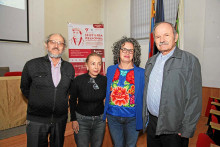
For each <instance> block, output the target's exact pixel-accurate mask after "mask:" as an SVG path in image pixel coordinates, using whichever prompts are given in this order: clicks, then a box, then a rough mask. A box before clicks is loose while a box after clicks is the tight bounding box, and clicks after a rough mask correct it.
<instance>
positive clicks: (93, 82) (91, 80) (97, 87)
mask: <svg viewBox="0 0 220 147" xmlns="http://www.w3.org/2000/svg"><path fill="white" fill-rule="evenodd" d="M88 83H92V84H93V86H92V87H93V89H94V90H98V89H99V85H98V84H97V83H96V82H95V79H93V78H90V79H89V82H88Z"/></svg>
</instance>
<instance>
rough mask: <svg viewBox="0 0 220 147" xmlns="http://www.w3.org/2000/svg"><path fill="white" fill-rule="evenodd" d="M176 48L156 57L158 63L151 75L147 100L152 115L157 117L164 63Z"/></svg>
mask: <svg viewBox="0 0 220 147" xmlns="http://www.w3.org/2000/svg"><path fill="white" fill-rule="evenodd" d="M174 50H175V49H173V50H172V51H171V52H170V53H169V54H167V55H163V54H162V53H160V54H159V55H158V57H157V59H156V63H155V65H154V67H153V69H152V71H151V74H150V77H149V84H148V90H147V100H146V102H147V109H148V111H149V112H150V113H151V114H152V115H154V116H157V117H158V115H159V107H160V98H161V88H162V83H163V69H164V64H165V62H166V61H167V59H168V58H169V57H170V56H172V55H173V52H174Z"/></svg>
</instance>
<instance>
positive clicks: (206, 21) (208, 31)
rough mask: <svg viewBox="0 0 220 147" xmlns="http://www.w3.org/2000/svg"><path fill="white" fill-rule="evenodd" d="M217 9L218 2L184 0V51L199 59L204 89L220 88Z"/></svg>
mask: <svg viewBox="0 0 220 147" xmlns="http://www.w3.org/2000/svg"><path fill="white" fill-rule="evenodd" d="M219 7H220V1H219V0H212V1H210V0H194V1H192V0H185V27H184V28H185V32H184V33H185V34H184V35H185V37H184V46H185V48H184V50H186V51H189V52H191V53H193V54H194V55H196V56H197V57H198V58H199V60H200V63H201V66H202V80H203V86H205V87H216V88H220V78H219V75H220V68H219V64H220V58H219V56H220V29H219V26H220V19H219V14H220V9H219Z"/></svg>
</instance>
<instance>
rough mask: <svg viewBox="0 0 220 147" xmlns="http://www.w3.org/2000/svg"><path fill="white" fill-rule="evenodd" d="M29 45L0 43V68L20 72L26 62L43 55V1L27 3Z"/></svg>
mask: <svg viewBox="0 0 220 147" xmlns="http://www.w3.org/2000/svg"><path fill="white" fill-rule="evenodd" d="M29 35H30V36H29V37H30V43H13V42H0V50H1V53H0V66H1V67H4V66H9V68H10V71H21V70H22V69H23V66H24V64H25V63H26V61H28V60H30V59H32V58H35V57H39V56H42V55H44V48H43V40H44V0H31V1H29Z"/></svg>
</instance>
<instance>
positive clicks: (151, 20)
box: [149, 0, 155, 58]
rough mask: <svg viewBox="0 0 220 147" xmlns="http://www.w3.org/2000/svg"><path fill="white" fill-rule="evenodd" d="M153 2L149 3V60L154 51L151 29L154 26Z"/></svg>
mask: <svg viewBox="0 0 220 147" xmlns="http://www.w3.org/2000/svg"><path fill="white" fill-rule="evenodd" d="M154 4H155V1H154V0H152V3H151V19H150V40H149V58H150V57H151V56H153V51H154V37H153V29H154V24H155V21H154V20H155V9H154Z"/></svg>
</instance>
